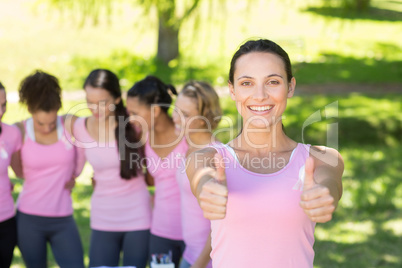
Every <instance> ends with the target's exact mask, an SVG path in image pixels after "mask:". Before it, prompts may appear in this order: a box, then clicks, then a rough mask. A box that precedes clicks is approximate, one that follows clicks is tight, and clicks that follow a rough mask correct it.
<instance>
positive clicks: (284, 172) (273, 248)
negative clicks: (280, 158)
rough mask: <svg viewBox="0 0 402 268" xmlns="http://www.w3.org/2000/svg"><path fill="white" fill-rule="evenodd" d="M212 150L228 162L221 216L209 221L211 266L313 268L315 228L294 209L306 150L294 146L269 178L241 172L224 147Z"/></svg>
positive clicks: (299, 191)
mask: <svg viewBox="0 0 402 268" xmlns="http://www.w3.org/2000/svg"><path fill="white" fill-rule="evenodd" d="M214 147H215V148H216V147H218V146H214ZM217 150H218V152H220V153H221V154H222V156H223V157H224V159H227V160H225V161H227V162H228V163H227V164H226V178H227V187H228V192H229V195H228V202H227V208H226V217H225V218H224V219H222V220H214V221H211V228H212V233H211V237H212V252H211V258H212V263H213V266H214V267H220V268H236V267H281V268H287V267H295V268H311V267H313V261H314V250H313V244H314V228H315V223H314V222H312V221H310V219H309V218H308V217H307V215H306V214H305V213H304V211H303V209H302V208H300V206H299V202H300V195H301V193H302V192H301V190H300V187H299V186H300V185H302V182H301V180H303V178H302V177H303V176H301V175H300V174H302V170H304V164H305V161H306V159H307V157H308V156H309V146H307V145H303V144H298V145H297V147H296V149H295V151H294V152H293V155H292V158H291V160H290V161H289V163H288V164H287V165H286V166H285V167H284V168H282V169H281V170H280V171H278V172H275V173H273V174H258V173H254V172H251V171H248V170H246V169H245V168H243V167H242V166H241V165H240V163H239V162H238V160H237V157H236V155H235V153H234V151H233V149H232V148H230V147H229V146H227V145H226V146H224V148H218V149H217ZM266 160H267V161H264V162H265V163H266V164H267V165H268V164H275V163H274V162H273V161H271V162H269V158H267V159H266ZM271 160H272V159H271Z"/></svg>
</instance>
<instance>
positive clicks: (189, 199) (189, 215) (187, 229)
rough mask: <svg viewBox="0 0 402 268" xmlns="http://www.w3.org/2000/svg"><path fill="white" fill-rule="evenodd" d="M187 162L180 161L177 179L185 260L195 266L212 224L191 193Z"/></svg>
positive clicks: (210, 265) (209, 265)
mask: <svg viewBox="0 0 402 268" xmlns="http://www.w3.org/2000/svg"><path fill="white" fill-rule="evenodd" d="M185 161H186V160H185V158H183V160H182V161H180V163H179V167H178V169H177V173H176V179H177V182H178V184H179V187H180V202H181V222H182V228H183V240H184V243H185V244H186V248H185V250H184V253H183V258H184V259H185V260H186V261H187V262H188V263H190V264H194V262H195V261H196V260H197V259H198V257H199V256H200V254H201V252H202V250H203V249H204V247H205V243H206V242H207V239H208V236H209V234H210V232H211V222H210V221H209V220H207V219H206V218H204V215H203V212H202V209H201V208H200V206H199V205H198V201H197V198H196V197H195V196H194V195H193V193H192V192H191V187H190V182H189V180H188V177H187V175H186V169H185V167H186V166H185ZM211 267H212V262H210V263H209V264H208V266H207V268H211Z"/></svg>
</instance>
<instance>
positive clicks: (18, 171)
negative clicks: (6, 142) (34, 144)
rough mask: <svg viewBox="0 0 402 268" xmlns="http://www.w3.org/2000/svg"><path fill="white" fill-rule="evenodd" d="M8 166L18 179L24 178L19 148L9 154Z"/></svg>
mask: <svg viewBox="0 0 402 268" xmlns="http://www.w3.org/2000/svg"><path fill="white" fill-rule="evenodd" d="M10 166H11V168H12V169H13V171H14V173H15V175H16V176H17V177H18V178H20V179H23V178H24V173H23V171H22V162H21V150H19V151H17V152H15V153H13V155H12V156H11V163H10Z"/></svg>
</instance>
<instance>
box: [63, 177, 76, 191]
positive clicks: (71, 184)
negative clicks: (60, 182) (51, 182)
mask: <svg viewBox="0 0 402 268" xmlns="http://www.w3.org/2000/svg"><path fill="white" fill-rule="evenodd" d="M74 186H75V177H72V178H71V179H70V180H69V181H67V182H66V184H64V189H67V190H69V191H70V192H71V191H72V190H73V188H74Z"/></svg>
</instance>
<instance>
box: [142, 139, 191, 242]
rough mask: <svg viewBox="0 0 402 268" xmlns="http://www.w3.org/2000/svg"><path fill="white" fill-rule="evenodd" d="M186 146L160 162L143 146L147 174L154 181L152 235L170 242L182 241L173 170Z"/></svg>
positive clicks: (176, 185)
mask: <svg viewBox="0 0 402 268" xmlns="http://www.w3.org/2000/svg"><path fill="white" fill-rule="evenodd" d="M187 149H188V145H187V142H186V140H185V139H182V140H181V141H180V142H179V144H178V145H177V146H176V147H175V148H174V149H173V150H172V151H171V152H170V153H169V155H168V156H167V157H165V158H163V159H161V158H160V157H159V156H158V155H157V154H156V153H155V151H154V150H153V149H152V148H151V146H150V144H149V139H148V141H147V143H146V145H145V156H146V158H147V170H148V172H149V173H150V174H151V175H152V176H153V178H154V181H155V203H154V209H153V212H152V227H151V233H152V234H154V235H156V236H160V237H164V238H168V239H173V240H182V239H183V236H182V228H181V213H180V190H179V185H178V184H177V180H176V169H177V167H178V163H179V161H181V158H182V157H183V155H185V154H186V151H187Z"/></svg>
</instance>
